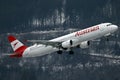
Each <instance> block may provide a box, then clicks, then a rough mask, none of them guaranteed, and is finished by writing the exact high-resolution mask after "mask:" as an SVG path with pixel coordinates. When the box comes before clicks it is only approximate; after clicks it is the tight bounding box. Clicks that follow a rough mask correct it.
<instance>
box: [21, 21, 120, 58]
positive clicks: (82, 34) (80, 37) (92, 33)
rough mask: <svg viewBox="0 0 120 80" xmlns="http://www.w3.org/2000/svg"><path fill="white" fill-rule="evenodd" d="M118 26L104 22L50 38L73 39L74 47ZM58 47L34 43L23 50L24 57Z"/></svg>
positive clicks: (62, 40)
mask: <svg viewBox="0 0 120 80" xmlns="http://www.w3.org/2000/svg"><path fill="white" fill-rule="evenodd" d="M117 28H118V27H117V26H116V25H113V24H110V23H102V24H99V25H96V26H93V27H89V28H86V29H83V30H80V31H77V32H73V33H71V34H68V35H65V36H62V37H58V38H55V39H52V40H50V41H51V42H64V41H67V40H73V41H74V42H73V45H72V47H75V46H77V45H79V44H80V43H81V42H84V41H90V40H93V39H96V38H100V37H102V36H105V35H107V34H111V33H113V32H115V31H116V30H117ZM58 50H59V49H58V48H55V47H52V46H46V45H42V44H39V45H33V46H30V47H28V48H27V49H26V50H25V51H24V52H23V57H36V56H42V55H45V54H50V53H53V52H56V51H58Z"/></svg>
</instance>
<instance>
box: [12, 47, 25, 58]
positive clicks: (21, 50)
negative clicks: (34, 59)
mask: <svg viewBox="0 0 120 80" xmlns="http://www.w3.org/2000/svg"><path fill="white" fill-rule="evenodd" d="M26 48H27V46H21V47H20V48H18V49H17V50H16V51H15V53H14V54H11V55H10V57H22V55H23V52H24V51H25V49H26Z"/></svg>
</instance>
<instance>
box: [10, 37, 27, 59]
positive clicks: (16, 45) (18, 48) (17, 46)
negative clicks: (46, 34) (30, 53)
mask: <svg viewBox="0 0 120 80" xmlns="http://www.w3.org/2000/svg"><path fill="white" fill-rule="evenodd" d="M8 40H9V42H10V44H11V46H12V48H13V50H14V52H15V53H14V54H11V55H10V57H22V54H23V52H24V51H25V49H26V48H27V46H25V45H24V44H23V43H21V42H20V41H19V40H17V39H16V38H15V37H14V36H12V35H10V36H8Z"/></svg>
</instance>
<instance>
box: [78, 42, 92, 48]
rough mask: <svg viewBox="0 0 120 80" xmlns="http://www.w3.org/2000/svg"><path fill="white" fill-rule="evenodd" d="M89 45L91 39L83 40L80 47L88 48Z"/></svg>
mask: <svg viewBox="0 0 120 80" xmlns="http://www.w3.org/2000/svg"><path fill="white" fill-rule="evenodd" d="M89 46H90V41H84V42H81V43H80V45H79V46H78V47H80V48H82V49H85V48H88V47H89Z"/></svg>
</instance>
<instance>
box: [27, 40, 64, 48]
mask: <svg viewBox="0 0 120 80" xmlns="http://www.w3.org/2000/svg"><path fill="white" fill-rule="evenodd" d="M27 42H32V43H38V44H43V45H46V46H52V47H56V48H60V46H61V43H62V42H53V41H48V40H27Z"/></svg>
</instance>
